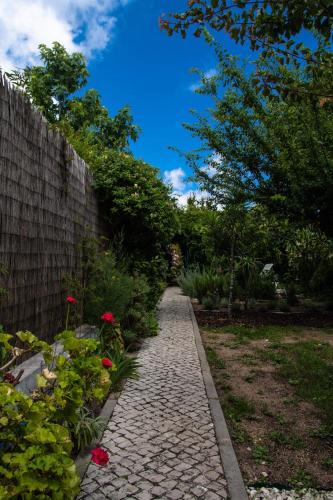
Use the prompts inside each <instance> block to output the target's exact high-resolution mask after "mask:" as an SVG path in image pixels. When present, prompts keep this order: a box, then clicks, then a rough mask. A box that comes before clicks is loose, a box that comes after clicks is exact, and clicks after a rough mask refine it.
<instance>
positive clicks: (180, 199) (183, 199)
mask: <svg viewBox="0 0 333 500" xmlns="http://www.w3.org/2000/svg"><path fill="white" fill-rule="evenodd" d="M175 195H176V197H177V203H178V205H179V206H180V207H185V206H186V205H187V200H188V199H189V198H193V197H194V198H195V199H196V200H202V199H204V198H209V193H207V191H201V190H200V189H193V190H192V189H190V190H188V191H185V192H184V193H182V194H177V193H176V194H175Z"/></svg>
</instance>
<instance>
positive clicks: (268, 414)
mask: <svg viewBox="0 0 333 500" xmlns="http://www.w3.org/2000/svg"><path fill="white" fill-rule="evenodd" d="M261 412H262V414H263V415H265V416H266V417H274V413H273V412H272V410H270V409H269V408H268V405H267V403H264V404H263V406H262V408H261Z"/></svg>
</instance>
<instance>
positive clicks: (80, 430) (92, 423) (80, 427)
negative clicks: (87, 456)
mask: <svg viewBox="0 0 333 500" xmlns="http://www.w3.org/2000/svg"><path fill="white" fill-rule="evenodd" d="M105 425H106V422H105V420H103V419H102V418H101V417H95V416H94V415H93V414H92V413H91V411H90V410H89V409H88V408H85V407H82V408H80V409H79V410H78V419H77V422H76V424H75V425H74V426H73V428H72V432H71V434H72V436H73V439H74V443H75V445H76V449H77V450H78V451H83V450H84V449H85V448H87V447H88V446H89V445H91V443H92V442H93V441H95V440H97V439H98V438H99V437H100V435H101V433H102V431H103V429H104V427H105Z"/></svg>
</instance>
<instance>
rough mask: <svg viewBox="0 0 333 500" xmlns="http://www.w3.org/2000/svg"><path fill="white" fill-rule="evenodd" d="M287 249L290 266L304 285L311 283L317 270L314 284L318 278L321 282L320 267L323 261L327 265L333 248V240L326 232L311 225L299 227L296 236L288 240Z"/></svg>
mask: <svg viewBox="0 0 333 500" xmlns="http://www.w3.org/2000/svg"><path fill="white" fill-rule="evenodd" d="M286 249H287V255H288V261H289V266H290V268H291V269H292V270H293V271H294V273H295V275H296V277H297V278H300V279H301V283H302V284H303V285H304V286H306V285H308V284H309V282H310V280H311V278H312V277H313V276H314V273H315V272H316V271H317V277H314V280H313V285H314V284H315V281H316V279H317V281H319V282H320V277H319V276H318V274H319V272H318V268H319V266H320V265H321V264H322V263H325V266H327V261H328V260H329V255H330V253H331V252H332V250H333V245H332V242H331V241H330V240H329V239H328V238H327V236H326V235H325V234H324V233H322V232H321V231H318V230H315V229H312V228H310V227H305V228H302V229H298V230H297V231H296V232H295V236H294V238H293V239H292V240H290V241H288V243H287V247H286ZM317 286H318V285H317Z"/></svg>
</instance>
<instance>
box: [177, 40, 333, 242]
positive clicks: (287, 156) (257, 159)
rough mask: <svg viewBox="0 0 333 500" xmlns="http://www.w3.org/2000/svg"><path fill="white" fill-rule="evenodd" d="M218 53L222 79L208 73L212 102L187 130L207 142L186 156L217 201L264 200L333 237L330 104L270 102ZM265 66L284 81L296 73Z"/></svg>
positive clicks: (205, 82)
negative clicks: (212, 171) (195, 151)
mask: <svg viewBox="0 0 333 500" xmlns="http://www.w3.org/2000/svg"><path fill="white" fill-rule="evenodd" d="M217 55H218V57H219V64H218V68H217V74H216V76H214V77H213V78H210V79H207V78H206V77H204V75H203V76H202V87H201V88H200V89H199V90H198V92H199V93H203V94H207V95H209V96H211V98H212V100H213V103H214V105H213V107H212V108H210V109H209V110H208V112H207V113H206V114H205V115H198V114H194V116H195V118H196V122H194V123H193V124H187V125H185V127H186V128H187V129H188V130H189V131H190V132H191V133H192V134H193V135H194V136H196V137H198V138H200V140H201V141H202V146H203V147H202V150H201V151H200V152H199V153H198V152H197V153H190V154H188V155H187V159H188V161H189V163H190V165H191V166H192V168H193V169H194V172H195V175H196V178H197V180H198V181H199V182H200V183H201V185H202V186H203V188H204V189H205V190H207V191H208V192H210V193H211V195H212V196H213V197H214V198H215V200H216V201H217V203H219V204H222V205H226V204H227V205H228V204H230V203H233V201H232V200H235V199H237V200H238V201H239V202H240V203H242V204H245V205H246V204H253V203H257V204H258V203H259V204H262V205H264V206H266V207H267V208H268V209H269V210H270V211H271V212H272V213H274V214H276V215H280V216H285V217H287V218H289V219H290V220H298V221H299V223H300V224H304V225H306V224H316V225H319V226H320V227H321V229H322V230H323V231H325V232H327V233H328V234H331V235H332V234H333V231H332V227H333V203H332V200H333V196H332V195H333V149H332V142H331V136H332V133H333V115H332V104H331V103H330V102H324V103H323V102H322V101H321V100H319V99H318V98H317V97H313V96H308V95H304V96H303V98H302V99H301V100H296V101H295V100H293V99H292V98H291V97H290V96H288V95H287V96H286V97H285V98H282V97H279V98H276V99H274V100H269V99H267V98H266V97H265V96H263V95H260V94H258V92H257V90H256V86H255V84H253V81H252V78H253V77H252V76H251V75H250V76H247V75H246V74H245V73H244V70H243V69H242V68H240V67H239V65H238V63H237V61H236V60H235V58H232V57H230V56H229V55H228V54H227V53H226V52H225V51H221V50H220V49H219V48H218V47H217ZM261 64H262V65H264V64H266V65H273V66H274V68H275V70H276V71H279V72H280V73H281V75H282V77H285V75H286V74H287V75H288V74H289V72H290V70H289V69H287V68H285V67H282V68H280V67H279V66H277V64H276V61H274V60H269V61H265V60H262V62H261ZM294 72H295V77H296V76H297V78H299V79H300V80H301V79H302V78H303V76H302V72H299V71H297V70H295V71H294ZM329 74H330V72H328V74H327V77H328V75H329ZM211 166H213V167H214V169H215V173H214V175H211V174H210V170H211ZM207 167H208V168H207Z"/></svg>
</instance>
